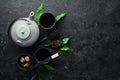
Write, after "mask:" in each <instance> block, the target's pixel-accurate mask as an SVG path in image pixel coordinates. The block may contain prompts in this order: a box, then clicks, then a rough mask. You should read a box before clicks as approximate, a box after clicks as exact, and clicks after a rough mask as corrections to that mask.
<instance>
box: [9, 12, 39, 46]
mask: <svg viewBox="0 0 120 80" xmlns="http://www.w3.org/2000/svg"><path fill="white" fill-rule="evenodd" d="M33 16H34V12H33V11H32V12H30V14H29V17H28V18H19V19H17V20H15V21H14V22H12V24H11V25H10V27H9V30H8V34H9V36H10V38H11V39H12V40H13V42H15V43H16V44H17V45H19V46H21V47H29V46H32V45H33V44H34V43H35V42H36V41H37V40H38V38H39V35H40V30H39V27H38V25H37V24H36V22H35V21H34V20H33V19H32V18H33Z"/></svg>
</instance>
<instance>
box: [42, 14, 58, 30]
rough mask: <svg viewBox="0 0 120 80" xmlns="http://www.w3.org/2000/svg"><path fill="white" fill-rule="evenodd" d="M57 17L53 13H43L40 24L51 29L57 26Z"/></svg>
mask: <svg viewBox="0 0 120 80" xmlns="http://www.w3.org/2000/svg"><path fill="white" fill-rule="evenodd" d="M55 24H56V19H55V16H54V15H53V14H51V13H43V14H42V15H41V16H40V26H41V27H42V28H43V29H51V28H53V27H54V26H55Z"/></svg>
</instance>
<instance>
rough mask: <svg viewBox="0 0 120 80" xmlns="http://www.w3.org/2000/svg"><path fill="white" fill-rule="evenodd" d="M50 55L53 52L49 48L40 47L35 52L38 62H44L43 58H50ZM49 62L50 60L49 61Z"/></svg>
mask: <svg viewBox="0 0 120 80" xmlns="http://www.w3.org/2000/svg"><path fill="white" fill-rule="evenodd" d="M50 56H51V53H50V51H49V50H48V49H47V48H39V49H37V51H36V52H35V59H36V61H37V62H38V63H40V62H42V61H43V60H45V59H46V58H48V57H50ZM47 62H49V61H47ZM47 62H45V63H47Z"/></svg>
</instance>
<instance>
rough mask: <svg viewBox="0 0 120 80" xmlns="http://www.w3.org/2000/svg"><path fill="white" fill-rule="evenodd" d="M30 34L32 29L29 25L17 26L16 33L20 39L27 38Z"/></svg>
mask: <svg viewBox="0 0 120 80" xmlns="http://www.w3.org/2000/svg"><path fill="white" fill-rule="evenodd" d="M30 34H31V30H30V28H29V27H26V26H24V25H21V26H18V27H17V28H16V35H17V37H18V38H20V39H27V38H28V37H29V36H30Z"/></svg>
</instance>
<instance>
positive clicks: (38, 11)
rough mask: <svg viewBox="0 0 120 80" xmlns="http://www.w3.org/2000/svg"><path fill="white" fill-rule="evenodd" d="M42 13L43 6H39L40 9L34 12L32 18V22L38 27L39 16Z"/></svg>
mask: <svg viewBox="0 0 120 80" xmlns="http://www.w3.org/2000/svg"><path fill="white" fill-rule="evenodd" d="M43 13H44V5H43V4H41V5H40V7H39V8H38V9H37V11H36V12H35V16H34V21H35V22H36V23H37V24H38V25H39V19H40V16H41V14H43Z"/></svg>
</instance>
